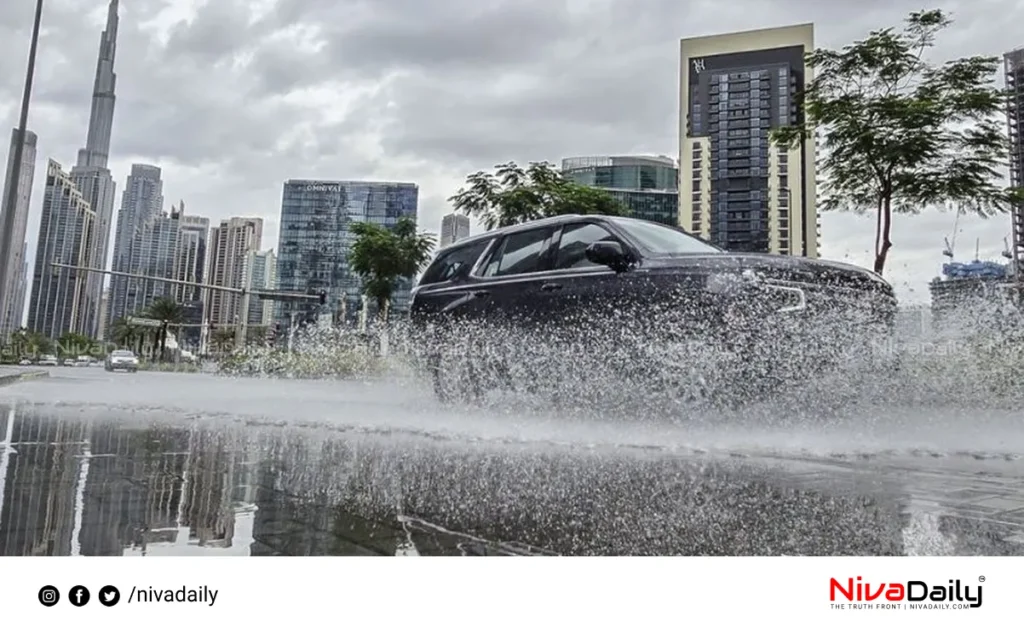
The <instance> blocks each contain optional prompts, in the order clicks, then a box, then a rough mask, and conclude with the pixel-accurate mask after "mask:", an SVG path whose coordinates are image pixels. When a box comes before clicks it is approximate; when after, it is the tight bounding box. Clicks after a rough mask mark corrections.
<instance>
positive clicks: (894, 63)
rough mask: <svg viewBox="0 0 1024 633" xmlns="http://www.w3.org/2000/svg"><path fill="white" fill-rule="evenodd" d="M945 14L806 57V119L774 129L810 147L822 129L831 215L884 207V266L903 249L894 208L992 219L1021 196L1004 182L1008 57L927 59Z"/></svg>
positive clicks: (822, 167) (878, 261)
mask: <svg viewBox="0 0 1024 633" xmlns="http://www.w3.org/2000/svg"><path fill="white" fill-rule="evenodd" d="M951 23H952V22H951V19H950V17H949V15H948V14H947V13H944V12H943V11H940V10H931V11H919V12H915V13H911V14H910V16H909V17H908V18H907V19H906V23H905V26H904V28H903V30H902V31H897V30H896V29H894V28H887V29H884V30H880V31H873V32H871V33H870V34H869V35H868V37H867V38H866V39H863V40H861V41H857V42H854V43H853V44H850V45H848V46H846V47H844V48H843V49H842V50H827V49H819V50H816V51H814V52H812V53H810V54H808V55H807V59H806V63H807V66H808V67H809V68H811V69H813V72H814V78H813V80H812V81H811V82H810V83H809V85H808V86H807V87H806V90H805V92H804V95H803V105H804V112H805V116H806V120H805V122H804V123H802V124H800V125H798V126H793V127H787V128H781V129H778V130H776V131H774V132H773V137H774V139H775V140H776V141H778V142H780V143H783V144H786V145H789V146H796V145H799V144H800V143H801V142H802V141H803V139H805V138H807V136H808V135H810V134H813V133H815V129H816V130H817V131H818V133H819V134H820V135H821V140H822V145H823V146H822V148H821V149H822V152H821V155H820V156H819V171H821V172H822V174H821V175H822V180H823V188H824V194H825V195H824V196H823V197H822V200H821V203H820V207H821V209H822V210H825V211H827V210H852V211H857V212H869V211H872V210H873V211H874V212H875V214H876V216H877V219H876V232H875V260H874V269H875V272H877V273H879V274H881V273H882V272H883V271H884V269H885V263H886V258H887V256H888V254H889V249H890V248H891V247H892V241H891V239H890V238H891V236H890V234H891V228H892V215H893V213H894V212H897V213H906V212H909V213H916V212H918V211H920V210H921V209H922V208H924V207H928V206H940V207H955V208H956V209H957V212H958V213H960V212H970V213H975V214H977V215H979V216H981V217H988V216H989V215H990V214H993V213H995V212H1006V211H1007V210H1008V209H1009V208H1010V206H1011V205H1012V204H1013V203H1014V202H1015V201H1016V200H1017V199H1018V198H1019V192H1017V191H1012V190H1009V189H1006V188H1004V187H1002V186H1001V185H1000V184H999V181H1000V179H1001V174H1000V169H1001V168H1002V167H1003V166H1004V164H1005V159H1006V157H1007V153H1008V143H1007V139H1006V136H1005V133H1004V127H1005V125H1006V123H1005V118H1003V113H1004V108H1005V104H1006V95H1005V93H1004V92H1003V91H1002V90H1000V89H997V88H996V87H995V84H994V79H995V74H996V71H997V69H998V68H999V60H998V59H997V58H995V57H980V56H975V57H968V58H964V59H957V60H953V61H948V62H945V63H943V64H940V65H935V64H932V63H930V62H928V61H927V60H926V59H925V54H926V53H927V52H928V50H929V49H931V48H932V47H933V46H934V44H935V39H936V35H937V34H938V33H939V32H940V31H942V30H943V29H945V28H946V27H948V26H949V25H950V24H951Z"/></svg>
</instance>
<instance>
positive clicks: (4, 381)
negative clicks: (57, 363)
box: [0, 369, 50, 387]
mask: <svg viewBox="0 0 1024 633" xmlns="http://www.w3.org/2000/svg"><path fill="white" fill-rule="evenodd" d="M0 371H2V370H0ZM49 377H50V372H48V371H45V370H41V369H33V370H29V371H13V372H10V373H0V387H6V386H7V385H11V384H14V383H16V382H21V381H23V380H36V379H38V378H49Z"/></svg>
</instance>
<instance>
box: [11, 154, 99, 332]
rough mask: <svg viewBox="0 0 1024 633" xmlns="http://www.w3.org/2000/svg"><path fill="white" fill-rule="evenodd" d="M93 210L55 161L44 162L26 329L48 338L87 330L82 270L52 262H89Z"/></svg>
mask: <svg viewBox="0 0 1024 633" xmlns="http://www.w3.org/2000/svg"><path fill="white" fill-rule="evenodd" d="M95 225H96V214H95V213H94V212H93V210H92V208H90V207H89V202H88V201H87V200H85V198H84V197H83V196H82V194H81V192H79V191H78V189H77V188H76V187H75V184H74V183H73V182H72V181H71V177H70V176H69V175H68V174H67V173H65V172H64V170H63V169H62V168H61V166H60V164H59V163H57V162H56V161H54V160H52V159H51V160H50V161H49V162H48V164H47V166H46V189H45V192H44V194H43V209H42V213H41V217H40V220H39V238H38V242H37V246H36V260H35V270H34V271H33V274H32V296H31V300H30V301H29V310H28V328H29V329H30V330H33V331H36V332H39V333H40V334H42V335H43V336H45V337H47V338H49V339H57V338H60V336H61V335H62V334H65V333H67V332H73V333H76V334H86V332H85V323H86V316H87V315H86V307H87V305H86V301H85V294H86V284H87V282H88V278H87V274H86V273H84V272H82V271H80V270H76V269H74V268H55V267H54V266H52V265H51V264H53V263H59V264H67V265H70V266H84V265H85V264H86V263H87V261H88V251H89V244H90V243H91V242H92V239H91V238H92V230H93V227H94V226H95Z"/></svg>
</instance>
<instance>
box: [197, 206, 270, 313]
mask: <svg viewBox="0 0 1024 633" xmlns="http://www.w3.org/2000/svg"><path fill="white" fill-rule="evenodd" d="M262 242H263V220H262V219H261V218H230V219H228V220H221V222H220V225H219V226H215V227H214V228H213V230H212V231H210V243H209V248H208V250H207V264H206V265H207V269H206V270H207V274H206V277H207V279H208V280H209V281H207V283H209V284H212V285H215V286H224V287H226V288H239V289H241V288H244V287H245V276H246V264H247V262H248V259H249V253H251V252H253V251H258V250H260V244H261V243H262ZM209 295H210V300H209V302H204V305H203V309H204V310H205V312H206V318H205V321H206V322H207V323H213V324H214V325H226V324H229V323H239V322H240V320H239V318H240V316H241V314H240V310H241V307H242V299H241V297H238V296H236V295H233V294H228V293H226V292H218V291H211V292H210V293H209Z"/></svg>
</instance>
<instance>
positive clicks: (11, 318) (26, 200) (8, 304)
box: [0, 129, 37, 341]
mask: <svg viewBox="0 0 1024 633" xmlns="http://www.w3.org/2000/svg"><path fill="white" fill-rule="evenodd" d="M36 142H37V138H36V135H35V133H34V132H31V131H29V130H25V142H24V143H22V154H21V168H20V171H19V172H18V183H17V187H18V193H17V201H16V202H15V204H14V209H8V208H7V196H8V194H9V193H10V188H11V187H12V186H15V183H13V182H12V180H11V176H13V175H14V153H15V150H16V149H17V147H16V145H17V143H18V130H17V129H14V130H13V131H12V133H11V146H10V152H9V153H8V154H7V172H6V176H5V177H4V191H3V196H4V197H3V199H2V201H0V226H2V225H3V223H4V222H5V221H6V216H7V214H8V213H13V214H14V230H13V231H12V233H11V246H12V249H11V252H9V253H0V257H3V258H5V259H6V264H7V266H6V270H7V283H6V284H3V288H5V289H6V290H5V294H6V296H3V297H0V341H5V340H7V337H8V336H10V334H11V333H12V332H14V331H15V330H17V329H18V328H19V327H21V321H22V317H23V316H24V310H25V290H26V289H25V285H26V280H25V267H26V266H27V264H28V259H27V257H26V253H27V251H28V248H27V247H28V245H27V244H26V243H25V233H26V232H27V229H28V210H29V205H30V203H31V201H32V183H33V182H34V180H35V172H36Z"/></svg>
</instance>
